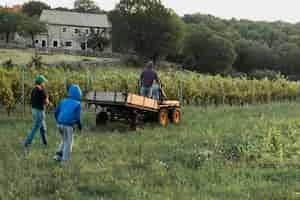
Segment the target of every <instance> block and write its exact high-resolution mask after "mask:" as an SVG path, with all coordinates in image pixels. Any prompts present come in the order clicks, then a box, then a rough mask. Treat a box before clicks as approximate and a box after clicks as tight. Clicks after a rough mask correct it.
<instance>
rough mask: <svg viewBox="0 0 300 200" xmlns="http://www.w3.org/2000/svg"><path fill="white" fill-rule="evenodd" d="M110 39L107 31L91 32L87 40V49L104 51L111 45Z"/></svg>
mask: <svg viewBox="0 0 300 200" xmlns="http://www.w3.org/2000/svg"><path fill="white" fill-rule="evenodd" d="M110 42H111V41H110V39H109V37H107V34H106V31H105V30H103V31H101V32H99V33H98V32H97V33H96V32H91V34H90V35H89V38H88V40H87V47H88V48H91V49H93V50H97V51H103V50H104V49H105V48H106V47H108V46H109V44H110Z"/></svg>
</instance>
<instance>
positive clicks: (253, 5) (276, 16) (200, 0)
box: [0, 0, 300, 23]
mask: <svg viewBox="0 0 300 200" xmlns="http://www.w3.org/2000/svg"><path fill="white" fill-rule="evenodd" d="M26 1H28V0H0V4H2V5H8V6H11V5H14V4H22V3H24V2H26ZM41 1H44V2H46V3H48V4H50V5H51V7H69V8H72V6H73V2H74V1H73V0H41ZM95 1H96V2H97V4H98V5H99V6H100V8H102V9H104V10H111V9H113V8H114V6H115V5H116V4H117V3H118V0H95ZM162 3H163V4H164V5H165V6H166V7H168V8H172V9H173V10H175V11H176V12H177V13H178V14H179V15H180V16H183V15H184V14H192V13H202V14H211V15H214V16H217V17H221V18H225V19H231V18H236V19H250V20H256V21H278V20H280V21H286V22H291V23H296V22H300V9H299V8H300V1H299V0H162Z"/></svg>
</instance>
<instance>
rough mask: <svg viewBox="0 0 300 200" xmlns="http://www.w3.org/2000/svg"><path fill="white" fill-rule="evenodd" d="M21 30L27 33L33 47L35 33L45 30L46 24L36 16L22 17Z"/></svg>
mask: <svg viewBox="0 0 300 200" xmlns="http://www.w3.org/2000/svg"><path fill="white" fill-rule="evenodd" d="M21 29H22V32H23V33H24V34H25V35H29V36H30V37H31V40H32V47H33V48H34V47H35V40H34V37H35V35H37V34H39V33H43V32H46V31H47V27H46V24H45V23H44V22H42V21H40V20H39V18H37V17H24V18H23V23H22V25H21Z"/></svg>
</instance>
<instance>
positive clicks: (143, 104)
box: [85, 91, 181, 128]
mask: <svg viewBox="0 0 300 200" xmlns="http://www.w3.org/2000/svg"><path fill="white" fill-rule="evenodd" d="M85 101H86V102H87V104H88V105H94V106H96V107H100V108H101V109H100V110H101V111H100V112H99V113H97V117H96V124H97V125H102V124H106V123H107V122H109V121H124V122H126V123H129V124H130V127H131V128H135V127H137V126H138V125H139V124H140V123H142V122H146V121H153V122H155V121H156V122H159V124H160V125H162V126H167V125H168V123H169V121H171V122H172V123H174V124H179V123H180V120H181V112H180V107H181V105H180V102H179V101H169V100H163V101H159V100H155V99H151V98H147V97H144V96H140V95H136V94H132V93H122V92H97V91H94V92H89V93H88V94H87V95H86V99H85Z"/></svg>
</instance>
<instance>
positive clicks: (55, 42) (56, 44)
mask: <svg viewBox="0 0 300 200" xmlns="http://www.w3.org/2000/svg"><path fill="white" fill-rule="evenodd" d="M53 47H54V48H57V47H58V41H57V40H54V41H53Z"/></svg>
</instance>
